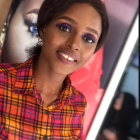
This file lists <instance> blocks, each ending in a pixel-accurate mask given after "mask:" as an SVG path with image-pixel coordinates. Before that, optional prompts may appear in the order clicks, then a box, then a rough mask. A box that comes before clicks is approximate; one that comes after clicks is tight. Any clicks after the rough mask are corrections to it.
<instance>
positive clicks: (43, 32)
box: [39, 27, 45, 39]
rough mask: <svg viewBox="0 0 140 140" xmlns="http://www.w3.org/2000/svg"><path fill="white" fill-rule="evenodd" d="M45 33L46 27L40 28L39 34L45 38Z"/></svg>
mask: <svg viewBox="0 0 140 140" xmlns="http://www.w3.org/2000/svg"><path fill="white" fill-rule="evenodd" d="M44 34H45V27H43V28H42V29H40V31H39V35H40V37H41V38H42V39H43V38H44Z"/></svg>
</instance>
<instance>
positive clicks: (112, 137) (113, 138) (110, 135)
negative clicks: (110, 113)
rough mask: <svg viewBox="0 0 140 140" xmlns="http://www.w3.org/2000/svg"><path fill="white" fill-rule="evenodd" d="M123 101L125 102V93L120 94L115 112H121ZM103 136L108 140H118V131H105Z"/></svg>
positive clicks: (116, 101) (115, 105)
mask: <svg viewBox="0 0 140 140" xmlns="http://www.w3.org/2000/svg"><path fill="white" fill-rule="evenodd" d="M123 100H124V93H120V94H119V97H118V98H117V99H116V100H115V104H114V109H115V110H117V111H119V110H121V108H122V104H123ZM103 134H104V136H105V137H106V138H107V139H108V140H117V134H116V131H111V130H109V129H104V130H103Z"/></svg>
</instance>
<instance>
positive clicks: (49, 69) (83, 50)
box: [33, 3, 102, 105]
mask: <svg viewBox="0 0 140 140" xmlns="http://www.w3.org/2000/svg"><path fill="white" fill-rule="evenodd" d="M64 17H68V18H71V19H72V20H74V22H71V21H69V20H67V19H66V18H64ZM93 17H94V18H93ZM59 23H67V24H69V25H71V27H72V30H73V31H72V32H69V30H66V31H65V32H64V31H62V30H61V29H60V28H58V27H57V26H56V25H57V24H59ZM75 23H76V24H75ZM87 28H92V29H94V30H96V32H97V34H98V35H97V34H96V33H95V32H92V31H91V30H88V29H87ZM101 32H102V23H101V17H100V15H99V13H98V12H97V11H96V10H95V9H94V8H93V7H91V6H90V5H88V4H82V3H75V4H73V5H72V6H70V7H69V9H67V10H66V11H65V12H64V13H63V14H62V15H60V16H58V17H54V18H53V20H52V21H51V22H50V24H49V25H48V26H47V27H44V28H43V29H42V30H40V35H41V38H42V39H43V47H42V51H41V55H40V57H39V59H38V61H37V62H36V63H35V64H34V69H33V71H34V73H33V75H34V79H35V84H36V89H37V91H38V92H39V93H40V94H41V96H42V98H43V99H44V101H45V104H46V105H50V104H51V103H52V102H53V101H54V100H55V99H56V98H57V97H58V96H59V94H60V93H61V91H62V89H63V81H64V79H65V78H66V76H67V75H68V74H70V73H72V72H74V71H75V70H77V69H79V68H81V67H82V66H83V65H84V64H85V63H86V62H87V61H88V60H89V59H90V58H91V56H92V55H93V53H94V51H95V49H96V46H97V43H98V40H99V38H100V35H101ZM85 34H91V35H92V36H94V38H95V40H96V41H95V43H91V44H90V43H87V42H86V41H85V40H84V38H83V36H84V35H85ZM68 45H70V46H68ZM57 51H65V52H69V53H71V54H73V55H75V56H76V58H77V62H75V63H73V64H65V63H63V62H62V61H61V60H60V59H59V58H58V54H57Z"/></svg>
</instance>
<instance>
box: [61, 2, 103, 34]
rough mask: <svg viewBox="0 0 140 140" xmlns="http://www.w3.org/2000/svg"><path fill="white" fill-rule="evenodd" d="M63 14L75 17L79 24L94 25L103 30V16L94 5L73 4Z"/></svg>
mask: <svg viewBox="0 0 140 140" xmlns="http://www.w3.org/2000/svg"><path fill="white" fill-rule="evenodd" d="M61 16H68V17H70V18H72V19H74V20H75V21H76V22H77V23H78V26H80V25H81V26H84V27H85V26H87V27H94V28H96V29H97V30H98V32H101V30H102V20H101V16H100V14H99V13H98V11H97V10H95V8H94V7H92V6H91V5H89V4H85V3H74V4H72V5H71V6H70V7H69V8H68V9H67V10H66V11H65V12H64V13H63V14H62V15H60V17H61Z"/></svg>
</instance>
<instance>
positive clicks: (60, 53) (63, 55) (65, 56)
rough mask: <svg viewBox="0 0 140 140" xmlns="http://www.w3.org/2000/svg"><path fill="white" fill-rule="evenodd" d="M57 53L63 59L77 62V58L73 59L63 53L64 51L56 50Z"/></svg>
mask: <svg viewBox="0 0 140 140" xmlns="http://www.w3.org/2000/svg"><path fill="white" fill-rule="evenodd" d="M57 53H58V54H59V55H61V56H62V57H64V58H65V59H67V60H69V61H71V62H77V60H74V59H73V58H72V57H70V56H69V55H66V54H64V53H62V52H59V51H57Z"/></svg>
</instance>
